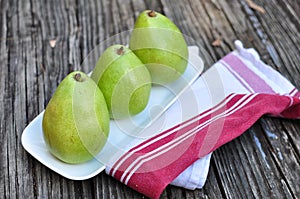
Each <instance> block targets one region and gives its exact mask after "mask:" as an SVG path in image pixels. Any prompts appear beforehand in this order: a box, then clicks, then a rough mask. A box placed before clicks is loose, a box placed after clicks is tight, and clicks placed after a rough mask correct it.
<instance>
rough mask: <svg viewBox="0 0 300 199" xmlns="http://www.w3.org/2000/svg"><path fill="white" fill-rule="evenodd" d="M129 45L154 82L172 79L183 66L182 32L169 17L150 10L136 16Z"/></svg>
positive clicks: (181, 72) (184, 57)
mask: <svg viewBox="0 0 300 199" xmlns="http://www.w3.org/2000/svg"><path fill="white" fill-rule="evenodd" d="M129 48H130V49H131V50H132V51H133V52H134V53H135V54H136V55H137V56H138V57H139V58H140V60H141V61H142V62H143V63H144V64H145V65H146V66H147V68H148V70H149V72H150V74H151V78H152V81H153V83H155V84H167V83H170V82H173V81H175V80H176V79H178V78H179V77H180V75H182V74H183V73H184V71H185V69H186V67H187V63H188V48H187V44H186V41H185V39H184V37H183V35H182V33H181V32H180V30H179V29H178V27H177V26H176V25H175V24H174V23H173V22H172V21H171V20H170V19H168V18H167V17H165V16H164V15H162V14H160V13H158V12H155V11H152V10H145V11H144V12H142V13H141V14H140V15H139V16H138V18H137V20H136V22H135V25H134V29H133V31H132V35H131V37H130V42H129Z"/></svg>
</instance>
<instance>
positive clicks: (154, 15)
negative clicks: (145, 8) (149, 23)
mask: <svg viewBox="0 0 300 199" xmlns="http://www.w3.org/2000/svg"><path fill="white" fill-rule="evenodd" d="M148 16H149V17H156V12H155V11H154V10H151V11H150V12H148Z"/></svg>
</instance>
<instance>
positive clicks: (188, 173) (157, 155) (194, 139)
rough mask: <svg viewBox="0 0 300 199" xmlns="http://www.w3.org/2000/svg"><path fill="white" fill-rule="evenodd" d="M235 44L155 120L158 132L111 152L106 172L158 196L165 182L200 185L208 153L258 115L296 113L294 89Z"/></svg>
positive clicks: (298, 102)
mask: <svg viewBox="0 0 300 199" xmlns="http://www.w3.org/2000/svg"><path fill="white" fill-rule="evenodd" d="M235 45H236V48H237V49H236V50H235V51H233V52H231V53H229V54H228V55H226V56H225V57H223V58H222V59H221V60H219V61H218V62H217V63H215V64H214V65H213V66H212V67H210V69H209V70H207V71H206V72H205V73H204V74H202V75H201V76H200V77H199V78H198V79H197V80H196V81H195V82H194V83H193V84H192V85H191V86H190V87H189V88H188V89H186V90H185V91H184V92H183V93H182V94H181V95H180V96H178V99H177V101H176V102H175V103H174V104H173V105H172V106H171V107H169V108H168V109H167V110H166V111H165V113H164V115H163V116H161V117H159V118H158V119H157V120H156V121H155V122H154V123H159V122H163V123H164V128H163V129H162V130H161V131H160V132H159V133H158V134H157V133H156V135H155V136H153V137H150V138H147V139H145V140H143V141H141V142H137V143H136V144H135V145H131V146H130V148H128V150H125V151H122V152H120V153H117V154H114V155H113V157H111V159H110V162H109V163H108V165H107V167H106V172H107V173H108V174H109V175H111V176H113V177H114V178H116V179H118V180H119V181H121V182H122V183H124V184H126V185H128V186H129V187H131V188H133V189H135V190H137V191H138V192H140V193H142V194H144V195H146V196H148V197H150V198H159V196H160V194H161V193H162V191H163V190H164V189H165V187H166V186H167V185H168V184H170V183H172V184H174V185H177V186H182V187H186V188H189V189H195V188H201V187H202V186H203V184H204V183H205V180H206V177H207V173H208V168H209V160H210V156H211V153H212V152H213V151H214V150H215V149H217V148H218V147H220V146H222V145H224V144H226V143H227V142H229V141H231V140H233V139H234V138H236V137H238V136H239V135H241V134H242V133H243V132H245V131H246V130H247V129H248V128H249V127H251V126H252V125H253V124H254V123H255V122H256V121H257V120H258V119H259V118H260V117H261V116H263V115H271V116H276V117H284V118H291V119H299V118H300V98H299V97H300V93H299V91H298V90H297V89H296V88H295V87H294V86H293V85H292V84H291V83H290V82H289V81H288V80H287V79H285V78H284V77H283V76H282V75H281V74H280V73H278V72H277V71H275V70H274V69H272V68H271V67H270V66H268V65H266V64H265V63H263V62H262V61H261V60H260V57H259V55H258V53H257V52H256V51H255V50H254V49H245V48H244V47H243V45H242V43H241V42H240V41H236V42H235ZM160 120H161V121H160ZM153 125H154V124H153ZM151 130H153V129H151V126H150V127H147V128H146V129H144V130H143V132H141V135H143V134H145V135H149V133H151Z"/></svg>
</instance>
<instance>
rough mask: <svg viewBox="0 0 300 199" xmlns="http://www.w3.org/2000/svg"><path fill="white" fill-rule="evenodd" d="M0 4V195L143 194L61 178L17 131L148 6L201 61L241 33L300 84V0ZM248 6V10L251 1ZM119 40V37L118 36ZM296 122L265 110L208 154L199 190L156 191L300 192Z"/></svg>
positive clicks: (171, 193)
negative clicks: (187, 40) (196, 49)
mask: <svg viewBox="0 0 300 199" xmlns="http://www.w3.org/2000/svg"><path fill="white" fill-rule="evenodd" d="M254 2H255V3H256V4H257V5H260V6H261V7H262V8H264V10H263V9H261V7H259V8H257V7H255V6H253V5H251V4H250V3H249V1H245V0H226V1H225V0H219V1H217V0H195V1H194V0H183V1H179V0H177V1H176V0H175V1H174V0H173V1H171V0H157V1H154V0H153V1H150V0H111V1H109V0H101V1H100V0H98V1H92V0H90V1H74V0H62V1H61V0H50V1H40V0H31V1H26V0H22V1H17V0H11V1H9V0H1V1H0V24H1V26H0V63H1V65H0V67H1V70H0V94H1V95H0V110H1V117H0V129H1V133H0V144H1V151H0V165H1V172H0V175H1V176H0V198H143V196H142V195H141V194H139V193H137V192H135V191H133V190H131V189H130V188H128V187H126V186H125V185H123V184H121V183H119V182H118V181H116V180H115V179H113V178H112V177H110V176H107V175H106V174H105V173H104V172H103V173H101V174H99V175H97V176H96V177H93V178H91V179H89V180H84V181H72V180H68V179H66V178H64V177H62V176H60V175H58V174H56V173H55V172H53V171H52V170H50V169H48V168H47V167H45V166H43V165H42V164H41V163H40V162H38V161H37V160H36V159H35V158H33V157H32V156H31V155H30V154H29V153H27V152H26V151H25V150H24V149H23V147H22V145H21V135H22V131H23V129H24V128H25V127H26V126H27V125H28V124H29V122H30V121H31V120H33V119H34V118H35V117H36V116H37V115H38V114H39V113H40V112H41V111H42V110H43V109H44V108H45V106H46V104H47V103H48V101H49V99H50V98H51V95H52V94H53V92H54V91H55V89H56V87H57V85H58V84H59V82H60V81H61V80H62V79H63V78H64V77H65V76H66V75H67V74H68V73H69V72H71V71H73V70H82V71H84V72H89V71H91V70H92V66H87V65H85V66H82V65H81V63H82V61H83V59H84V58H85V57H86V56H87V55H88V54H89V53H90V52H91V51H92V50H93V48H94V47H95V46H96V45H97V44H99V43H100V42H101V41H103V40H105V39H106V38H109V37H111V36H113V35H115V34H117V33H120V32H122V31H126V30H129V29H131V28H132V27H133V24H134V20H135V19H136V17H137V15H138V14H139V13H140V12H141V11H143V10H144V9H147V8H151V9H154V10H156V11H159V12H162V13H164V14H165V15H166V16H168V17H169V18H171V19H172V20H173V21H174V22H175V23H176V24H177V25H178V26H179V28H180V29H181V30H182V32H183V33H184V34H186V35H188V36H190V37H192V38H193V39H194V44H197V45H199V46H203V47H204V49H205V50H206V51H207V52H208V53H209V54H210V57H205V61H206V64H207V65H206V68H208V67H209V66H210V65H211V64H213V63H214V62H215V61H217V60H218V59H220V58H221V57H223V56H224V55H226V54H227V53H228V52H230V51H232V50H233V49H234V46H233V41H234V40H236V39H240V40H241V41H242V42H243V43H244V44H245V46H246V47H254V48H256V49H257V50H258V52H259V53H260V54H261V56H262V59H263V60H264V61H265V62H266V63H267V64H269V65H271V66H272V67H273V68H275V69H276V70H278V71H279V72H280V73H282V75H284V76H285V77H286V78H287V79H289V80H290V81H291V82H292V83H293V84H295V85H296V87H298V88H300V33H299V32H300V20H299V19H300V4H299V0H254ZM251 7H252V8H251ZM117 39H119V42H126V36H125V37H123V36H121V37H117ZM299 132H300V122H299V121H296V120H287V119H278V118H268V117H263V118H262V119H260V120H259V121H258V122H256V123H255V124H254V125H253V127H252V128H250V129H249V130H248V131H247V132H246V133H244V134H243V135H242V136H240V137H239V138H237V139H235V140H234V141H232V142H230V143H228V144H226V145H225V146H223V147H221V148H220V149H218V150H217V151H216V152H215V153H214V154H213V157H212V161H211V166H210V171H209V176H208V180H207V183H206V185H205V186H204V188H203V189H201V190H195V191H190V190H185V189H183V188H178V187H174V186H168V187H167V188H166V190H165V191H164V192H163V194H162V196H161V198H296V197H299V196H300V158H299V157H300V136H299Z"/></svg>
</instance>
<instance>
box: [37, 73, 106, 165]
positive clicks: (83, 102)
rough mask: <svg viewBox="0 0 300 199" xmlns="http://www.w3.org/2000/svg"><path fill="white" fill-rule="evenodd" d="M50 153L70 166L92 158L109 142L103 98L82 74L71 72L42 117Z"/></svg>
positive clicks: (93, 83) (97, 89)
mask: <svg viewBox="0 0 300 199" xmlns="http://www.w3.org/2000/svg"><path fill="white" fill-rule="evenodd" d="M42 127H43V135H44V140H45V143H46V145H47V147H48V149H49V151H50V152H51V153H52V154H53V155H54V156H55V157H57V158H58V159H60V160H62V161H63V162H66V163H70V164H78V163H83V162H86V161H88V160H91V159H93V157H94V156H95V155H97V154H98V153H99V152H100V151H101V149H102V148H103V146H104V145H105V143H106V140H107V137H108V133H109V113H108V109H107V105H106V102H105V99H104V96H103V94H102V92H101V91H100V89H99V88H98V87H97V85H96V84H95V82H94V81H93V80H92V79H91V78H90V77H88V76H87V75H86V74H85V73H83V72H79V71H76V72H72V73H70V74H69V75H68V76H67V77H65V79H64V80H63V81H62V82H61V83H60V84H59V86H58V88H57V89H56V91H55V93H54V95H53V96H52V98H51V99H50V101H49V103H48V105H47V107H46V110H45V112H44V116H43V123H42Z"/></svg>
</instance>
